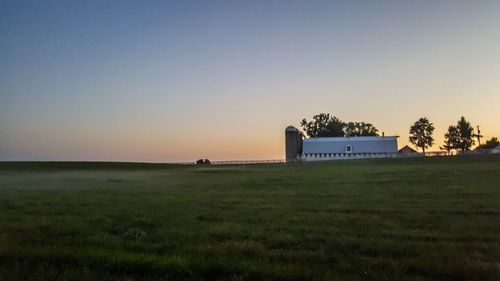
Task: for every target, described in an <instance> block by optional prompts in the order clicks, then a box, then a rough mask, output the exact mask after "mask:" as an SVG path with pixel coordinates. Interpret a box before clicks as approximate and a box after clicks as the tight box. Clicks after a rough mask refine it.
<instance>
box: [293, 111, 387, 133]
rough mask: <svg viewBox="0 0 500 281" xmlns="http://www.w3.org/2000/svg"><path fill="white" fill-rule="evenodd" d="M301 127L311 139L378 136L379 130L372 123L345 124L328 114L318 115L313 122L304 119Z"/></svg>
mask: <svg viewBox="0 0 500 281" xmlns="http://www.w3.org/2000/svg"><path fill="white" fill-rule="evenodd" d="M300 125H301V126H302V129H303V130H304V132H305V133H306V135H307V136H308V137H310V138H320V137H355V136H358V137H359V136H378V129H377V128H375V126H373V125H372V124H370V123H365V122H344V121H342V120H340V119H338V118H337V117H335V116H333V115H330V114H328V113H320V114H316V115H314V116H313V120H311V121H307V120H306V119H305V118H304V119H302V121H301V122H300Z"/></svg>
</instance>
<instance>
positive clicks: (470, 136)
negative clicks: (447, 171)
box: [457, 116, 475, 152]
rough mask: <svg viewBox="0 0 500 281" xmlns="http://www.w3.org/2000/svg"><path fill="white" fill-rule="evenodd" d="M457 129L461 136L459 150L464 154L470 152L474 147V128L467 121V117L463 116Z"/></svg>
mask: <svg viewBox="0 0 500 281" xmlns="http://www.w3.org/2000/svg"><path fill="white" fill-rule="evenodd" d="M457 129H458V132H459V135H460V138H459V143H458V144H457V148H458V149H460V150H461V151H462V152H464V151H467V150H469V149H470V148H471V147H472V145H474V137H475V134H474V128H473V127H472V125H471V124H470V123H469V122H468V121H467V120H465V117H463V116H462V117H460V120H458V122H457Z"/></svg>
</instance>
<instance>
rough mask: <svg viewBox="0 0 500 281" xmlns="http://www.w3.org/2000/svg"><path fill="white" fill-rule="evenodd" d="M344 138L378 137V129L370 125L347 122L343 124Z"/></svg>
mask: <svg viewBox="0 0 500 281" xmlns="http://www.w3.org/2000/svg"><path fill="white" fill-rule="evenodd" d="M344 131H345V136H346V137H367V136H378V129H377V128H375V126H373V125H372V124H370V123H365V122H348V123H346V124H345V129H344Z"/></svg>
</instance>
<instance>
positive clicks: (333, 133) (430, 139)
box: [300, 113, 500, 153]
mask: <svg viewBox="0 0 500 281" xmlns="http://www.w3.org/2000/svg"><path fill="white" fill-rule="evenodd" d="M300 125H301V126H302V129H303V130H304V132H305V133H306V135H307V136H308V137H310V138H320V137H354V136H378V135H379V133H378V132H379V130H378V129H377V128H376V127H375V126H374V125H372V124H371V123H368V122H344V121H342V120H340V119H339V118H337V117H335V116H333V115H330V114H329V113H320V114H316V115H314V116H313V118H312V120H311V121H307V120H306V119H305V118H304V119H302V121H301V122H300ZM434 129H435V127H434V124H433V123H431V122H430V121H429V119H428V118H426V117H422V118H420V119H418V120H417V121H416V122H415V123H414V124H413V125H412V126H411V127H410V137H409V141H410V143H412V144H413V145H415V146H416V147H418V148H420V149H421V150H422V152H424V153H425V150H426V149H427V148H430V147H431V146H432V145H434V136H433V134H434ZM482 137H483V136H482V135H481V132H480V130H479V126H478V127H477V131H475V130H474V127H473V126H472V125H471V123H470V122H469V121H467V120H466V119H465V117H463V116H462V117H461V118H460V119H459V120H458V121H457V124H456V125H450V126H449V127H448V131H447V132H446V134H445V135H444V138H445V140H444V144H443V145H442V146H440V147H439V148H440V149H442V150H446V151H447V152H448V153H450V152H451V151H452V150H457V151H461V152H465V151H468V150H470V149H471V148H472V146H473V145H475V143H476V140H477V142H478V144H479V146H478V147H477V148H478V149H491V148H495V147H496V146H498V145H499V144H500V142H499V140H498V139H497V138H491V139H489V140H487V141H486V142H485V143H484V144H481V138H482Z"/></svg>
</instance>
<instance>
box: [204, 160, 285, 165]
mask: <svg viewBox="0 0 500 281" xmlns="http://www.w3.org/2000/svg"><path fill="white" fill-rule="evenodd" d="M282 163H285V160H284V159H276V160H232V161H212V162H211V164H212V165H250V164H282Z"/></svg>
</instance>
